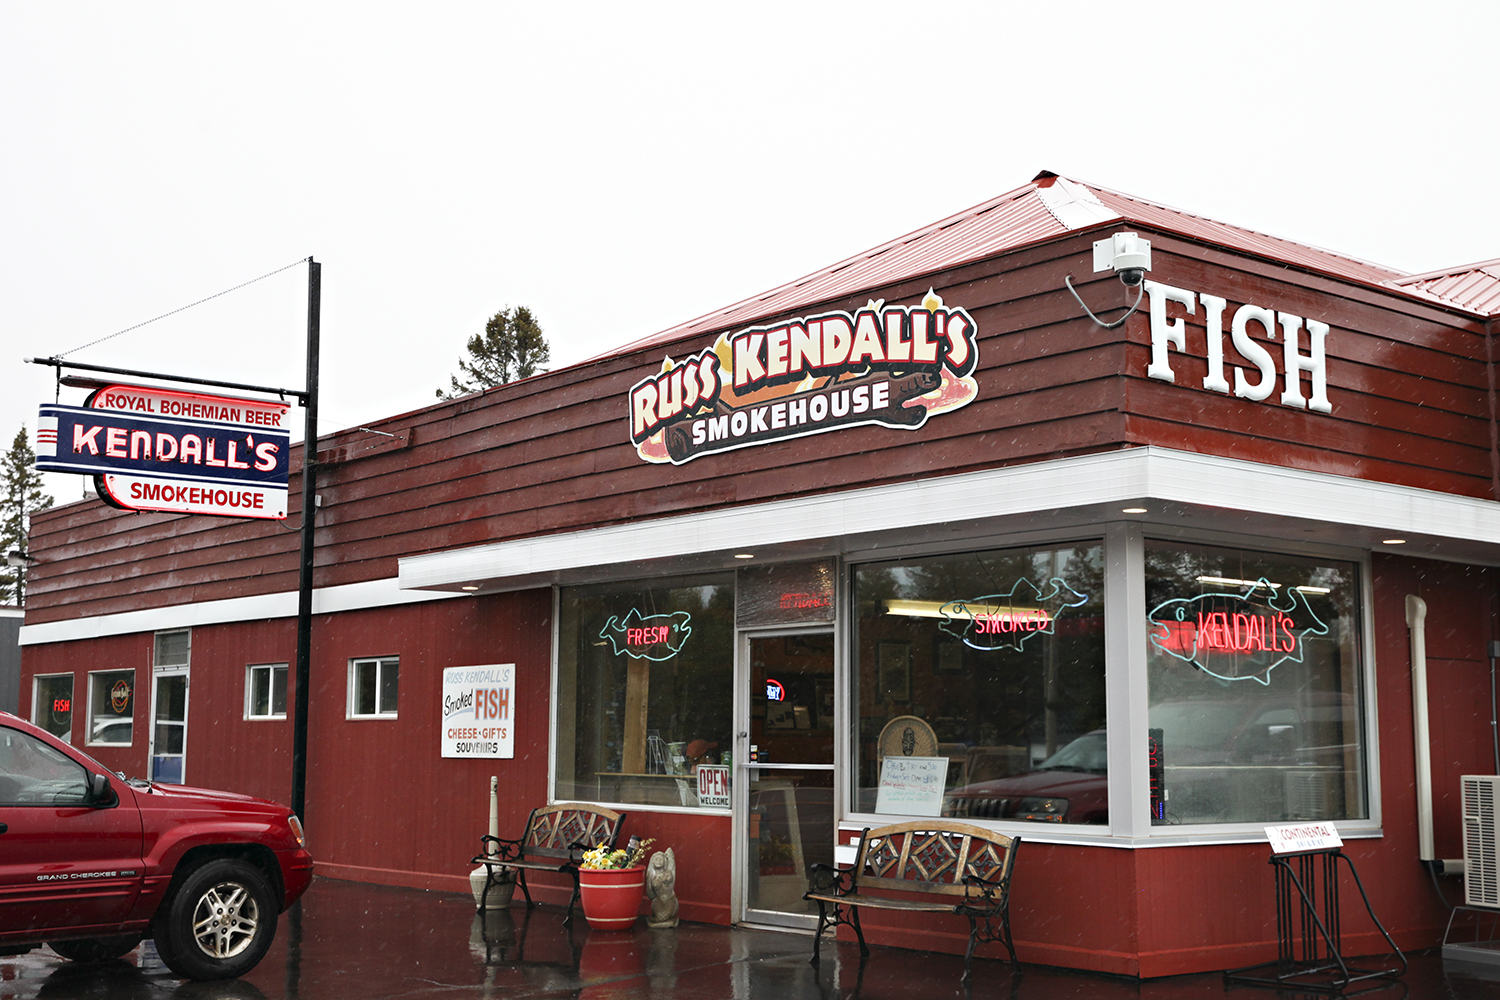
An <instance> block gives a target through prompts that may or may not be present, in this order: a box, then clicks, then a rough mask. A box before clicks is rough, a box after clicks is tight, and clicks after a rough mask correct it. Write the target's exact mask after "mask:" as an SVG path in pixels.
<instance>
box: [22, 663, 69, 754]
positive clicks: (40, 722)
mask: <svg viewBox="0 0 1500 1000" xmlns="http://www.w3.org/2000/svg"><path fill="white" fill-rule="evenodd" d="M32 690H33V692H34V698H35V701H34V702H33V703H32V706H31V721H32V723H33V724H34V725H36V726H39V727H40V728H42V729H45V730H46V731H47V732H49V733H51V734H52V735H53V736H56V737H57V738H58V739H60V740H63V741H64V742H67V743H71V742H73V675H72V674H54V675H52V676H50V677H38V678H36V679H35V681H34V687H33V689H32Z"/></svg>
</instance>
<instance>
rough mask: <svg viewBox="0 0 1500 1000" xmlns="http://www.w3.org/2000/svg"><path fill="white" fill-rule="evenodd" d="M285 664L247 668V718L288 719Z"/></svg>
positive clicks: (262, 664) (252, 665) (269, 664)
mask: <svg viewBox="0 0 1500 1000" xmlns="http://www.w3.org/2000/svg"><path fill="white" fill-rule="evenodd" d="M286 668H287V665H286V664H285V663H252V664H250V665H249V666H247V667H246V668H245V718H247V719H285V718H286Z"/></svg>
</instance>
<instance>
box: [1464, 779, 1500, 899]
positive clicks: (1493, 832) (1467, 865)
mask: <svg viewBox="0 0 1500 1000" xmlns="http://www.w3.org/2000/svg"><path fill="white" fill-rule="evenodd" d="M1460 780H1461V781H1462V782H1463V811H1464V903H1465V904H1466V905H1468V906H1485V907H1491V908H1495V909H1500V844H1497V841H1500V775H1494V774H1466V775H1464V776H1463V777H1462V778H1461V779H1460Z"/></svg>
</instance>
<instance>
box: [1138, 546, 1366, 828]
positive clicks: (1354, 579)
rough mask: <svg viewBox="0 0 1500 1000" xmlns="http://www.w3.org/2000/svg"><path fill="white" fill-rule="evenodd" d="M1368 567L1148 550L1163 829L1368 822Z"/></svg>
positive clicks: (1155, 792)
mask: <svg viewBox="0 0 1500 1000" xmlns="http://www.w3.org/2000/svg"><path fill="white" fill-rule="evenodd" d="M1360 593H1361V590H1360V580H1359V567H1358V566H1357V565H1355V564H1354V563H1347V562H1339V561H1336V560H1332V559H1318V558H1306V557H1301V556H1289V555H1267V554H1264V553H1259V552H1247V551H1242V550H1239V549H1229V548H1219V547H1215V546H1208V545H1183V544H1178V543H1168V542H1150V541H1148V542H1147V545H1146V609H1147V617H1148V635H1147V651H1146V653H1147V664H1148V678H1149V692H1150V723H1149V725H1150V733H1149V740H1150V754H1151V760H1152V801H1151V815H1152V822H1153V823H1154V824H1157V825H1170V824H1189V823H1279V822H1285V821H1291V820H1302V819H1331V820H1341V819H1358V818H1365V817H1368V815H1369V805H1368V802H1367V796H1366V787H1365V785H1366V782H1365V746H1364V738H1363V724H1362V718H1363V708H1362V699H1361V671H1360V657H1359V647H1360V643H1359V635H1360V618H1359V609H1360Z"/></svg>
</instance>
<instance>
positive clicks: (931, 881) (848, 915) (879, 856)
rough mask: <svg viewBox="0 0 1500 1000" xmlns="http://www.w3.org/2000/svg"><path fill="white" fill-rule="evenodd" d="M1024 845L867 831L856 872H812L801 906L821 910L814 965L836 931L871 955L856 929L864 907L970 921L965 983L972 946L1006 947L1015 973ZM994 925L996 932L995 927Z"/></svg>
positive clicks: (990, 838) (1013, 840) (949, 832)
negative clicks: (1015, 890) (827, 935)
mask: <svg viewBox="0 0 1500 1000" xmlns="http://www.w3.org/2000/svg"><path fill="white" fill-rule="evenodd" d="M1020 844H1021V838H1020V837H1007V836H1005V835H1003V834H999V833H995V832H994V831H992V830H986V829H984V828H983V827H978V826H970V825H969V824H967V823H954V822H951V821H949V820H941V819H930V820H918V821H916V822H912V823H895V824H893V825H891V826H881V827H876V828H874V829H871V828H869V827H866V828H865V830H864V832H863V833H861V834H860V837H859V851H858V853H857V854H856V855H855V858H854V867H853V868H847V869H837V868H830V867H829V866H827V865H822V864H817V865H812V866H811V867H809V869H808V883H809V885H810V886H811V888H810V889H809V890H808V892H807V893H806V894H805V895H804V896H803V897H802V898H803V899H810V900H815V901H816V902H817V904H818V928H817V930H816V931H815V932H814V933H813V954H812V961H813V963H814V964H816V963H817V961H818V959H819V954H818V951H819V946H820V944H821V943H822V940H823V931H824V929H825V928H828V927H837V925H839V924H847V925H849V926H850V927H853V928H854V933H855V934H856V935H857V936H858V937H859V953H860V955H862V956H865V955H869V954H870V949H869V948H868V947H866V946H865V934H864V931H862V930H861V929H860V926H859V910H860V907H864V906H868V907H872V908H874V909H878V910H897V911H901V912H904V913H954V914H957V915H959V916H962V917H968V918H969V949H968V951H967V952H965V953H964V976H963V978H964V979H965V980H967V979H968V978H969V972H970V967H971V965H972V963H973V959H974V946H975V945H976V944H978V943H979V942H980V941H999V942H1001V943H1002V944H1004V945H1005V948H1006V950H1007V951H1009V952H1010V961H1011V965H1015V964H1016V946H1015V944H1014V943H1013V942H1012V941H1011V937H1010V875H1011V870H1012V868H1013V867H1014V865H1015V860H1016V848H1018V847H1019V846H1020ZM893 894H900V895H893ZM934 897H936V898H934ZM997 918H998V920H999V921H1000V927H999V930H996V929H995V926H994V924H993V923H992V922H991V921H993V920H995V919H997Z"/></svg>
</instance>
